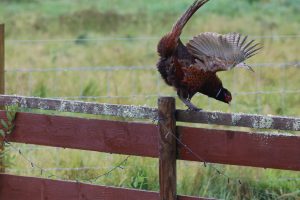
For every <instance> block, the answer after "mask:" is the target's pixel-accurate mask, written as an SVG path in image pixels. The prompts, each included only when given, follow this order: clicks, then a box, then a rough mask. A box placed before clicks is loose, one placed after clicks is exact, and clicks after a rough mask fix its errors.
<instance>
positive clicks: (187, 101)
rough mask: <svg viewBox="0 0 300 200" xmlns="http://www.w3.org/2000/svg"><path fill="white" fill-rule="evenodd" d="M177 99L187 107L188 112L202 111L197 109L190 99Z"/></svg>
mask: <svg viewBox="0 0 300 200" xmlns="http://www.w3.org/2000/svg"><path fill="white" fill-rule="evenodd" d="M179 99H180V100H181V101H182V102H183V103H184V104H185V105H186V106H187V107H188V110H192V111H200V110H202V109H201V108H198V107H197V106H195V105H194V104H193V103H192V102H191V100H190V99H185V98H183V97H180V96H179Z"/></svg>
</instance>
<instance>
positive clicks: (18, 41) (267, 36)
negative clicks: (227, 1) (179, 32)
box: [6, 34, 300, 44]
mask: <svg viewBox="0 0 300 200" xmlns="http://www.w3.org/2000/svg"><path fill="white" fill-rule="evenodd" d="M249 37H251V38H253V39H291V38H292V39H299V38H300V35H298V34H295V35H250V36H249ZM160 38H161V36H138V37H103V38H82V39H80V38H73V39H72V38H71V39H36V40H30V39H28V40H18V39H9V40H6V42H7V43H9V44H34V43H53V42H56V43H73V42H75V41H82V42H105V41H149V40H159V39H160ZM181 38H183V39H191V38H192V36H186V37H181Z"/></svg>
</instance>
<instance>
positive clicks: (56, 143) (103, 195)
mask: <svg viewBox="0 0 300 200" xmlns="http://www.w3.org/2000/svg"><path fill="white" fill-rule="evenodd" d="M14 104H18V105H19V107H21V108H27V109H40V110H55V111H61V112H76V113H88V114H93V115H108V116H117V117H122V118H123V120H122V121H111V120H100V119H85V118H78V117H67V116H54V115H47V114H35V113H29V112H18V113H17V117H16V121H15V129H14V131H13V133H12V134H11V135H9V136H8V137H7V138H6V140H7V141H10V142H19V143H26V144H37V145H45V146H53V147H64V148H74V149H82V150H92V151H99V152H108V153H117V154H125V155H136V156H144V157H154V158H159V180H160V191H159V193H157V192H147V191H140V190H133V189H124V188H115V187H104V186H95V185H91V184H83V183H79V182H71V181H58V180H49V179H42V178H34V177H22V176H15V175H8V174H5V173H3V174H1V175H0V199H3V200H8V199H14V200H19V199H32V200H35V199H78V198H79V199H108V200H116V199H130V200H135V199H136V200H138V199H145V200H147V199H149V200H150V199H153V200H154V199H161V200H163V199H164V200H175V199H176V198H177V199H180V200H196V199H208V198H199V197H186V196H178V197H177V194H176V159H180V160H188V161H198V162H204V164H205V163H221V164H230V165H241V166H253V167H263V168H275V169H287V170H297V171H298V170H300V160H299V155H300V148H299V147H300V136H297V135H288V134H255V132H256V130H257V129H275V130H287V131H299V130H300V118H291V117H282V116H262V115H249V114H242V113H221V112H206V111H202V112H192V111H183V110H176V108H175V99H174V98H172V97H161V98H159V99H158V108H149V107H140V106H130V105H113V104H99V103H90V102H82V101H67V100H58V99H45V98H35V97H23V96H11V95H1V96H0V106H7V105H14ZM0 118H1V119H5V118H6V115H5V111H0ZM128 118H132V119H146V120H151V121H153V120H154V121H155V120H156V121H158V126H157V125H155V124H153V123H152V124H151V123H145V122H143V123H142V122H128V120H127V121H126V119H128ZM176 122H190V123H203V124H216V125H226V126H238V127H249V128H253V129H252V130H253V132H252V131H251V132H242V131H229V130H214V129H203V128H192V127H188V126H176ZM153 133H155V134H153ZM83 135H84V138H85V139H84V140H82V139H81V138H82V136H83ZM150 136H151V137H150ZM191 150H192V151H191Z"/></svg>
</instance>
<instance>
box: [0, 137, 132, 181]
mask: <svg viewBox="0 0 300 200" xmlns="http://www.w3.org/2000/svg"><path fill="white" fill-rule="evenodd" d="M4 142H5V144H6V145H8V146H9V147H11V148H12V149H13V150H14V151H15V152H16V153H18V155H20V156H21V157H22V158H23V159H24V160H25V161H26V162H28V163H29V164H30V166H31V167H32V168H36V169H38V170H39V171H40V174H41V175H43V174H44V173H48V174H49V175H48V176H47V177H48V178H52V177H54V178H56V179H59V180H68V179H66V178H64V177H63V176H58V175H56V174H53V173H49V172H50V170H44V168H43V167H42V166H40V165H38V164H36V163H35V162H33V161H32V160H31V159H29V158H28V157H26V156H25V154H23V152H22V150H21V149H20V148H18V147H16V146H14V145H13V144H12V143H11V142H8V141H7V140H5V139H4ZM130 157H131V156H130V155H128V156H126V158H125V159H123V160H122V161H121V162H119V163H118V164H117V165H116V166H114V167H113V168H111V169H110V170H109V171H107V172H105V173H102V174H100V175H97V176H93V177H92V178H81V179H80V180H78V179H75V181H76V182H84V181H86V182H90V183H93V181H97V180H98V179H99V178H101V177H104V176H107V175H109V174H111V173H112V172H113V171H115V170H117V169H124V167H123V166H122V165H123V164H125V163H126V162H127V161H128V159H129V158H130Z"/></svg>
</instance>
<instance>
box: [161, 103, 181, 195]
mask: <svg viewBox="0 0 300 200" xmlns="http://www.w3.org/2000/svg"><path fill="white" fill-rule="evenodd" d="M158 117H159V119H158V127H159V184H160V186H159V187H160V200H176V199H177V195H176V138H175V137H174V136H176V135H175V134H176V119H175V99H174V98H173V97H160V98H159V99H158Z"/></svg>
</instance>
